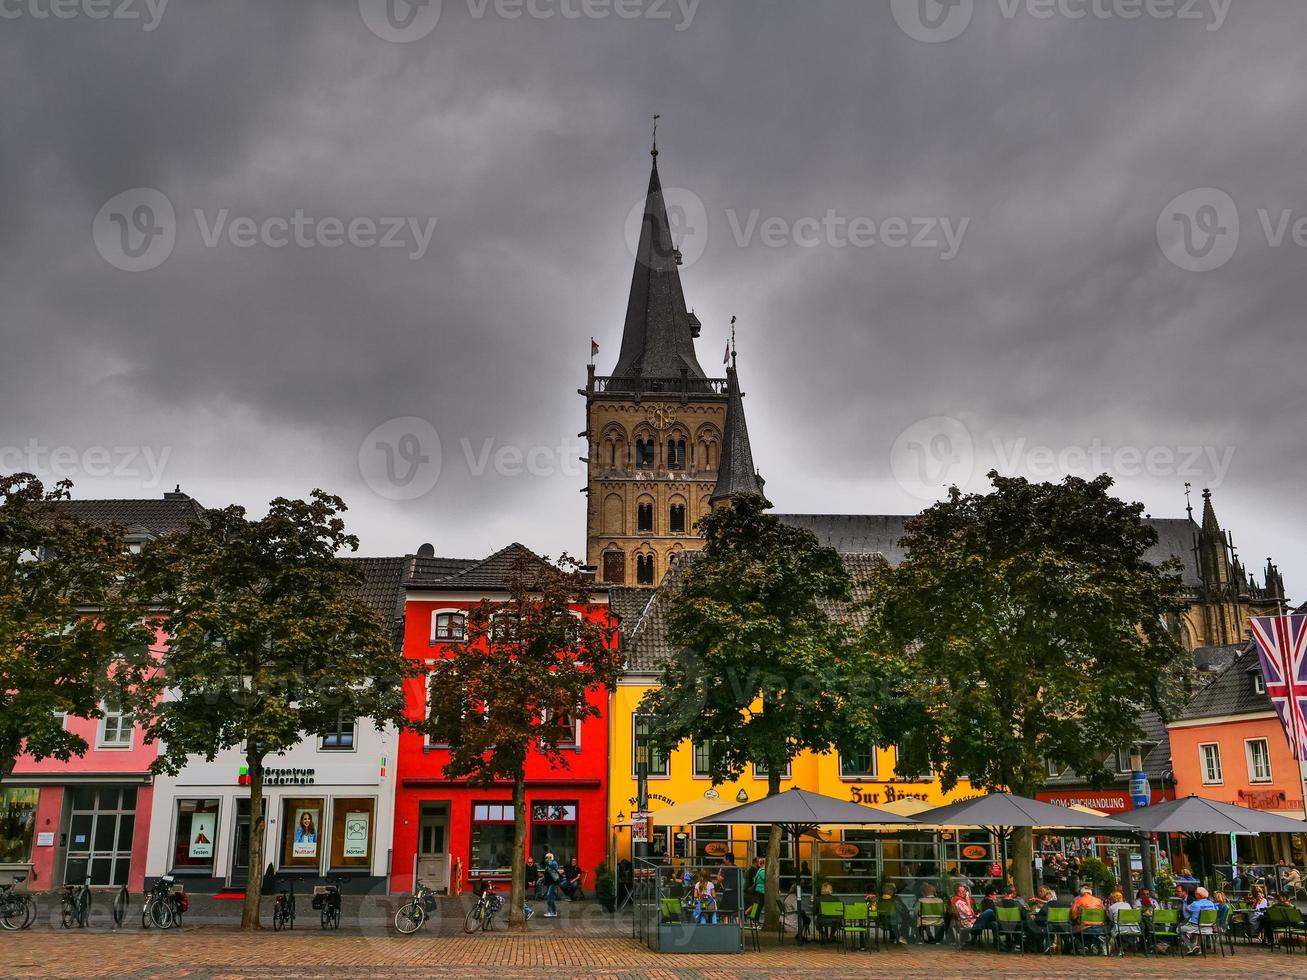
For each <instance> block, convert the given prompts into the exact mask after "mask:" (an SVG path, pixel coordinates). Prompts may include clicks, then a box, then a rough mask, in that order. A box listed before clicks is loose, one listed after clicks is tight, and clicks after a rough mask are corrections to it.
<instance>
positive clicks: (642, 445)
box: [635, 439, 654, 470]
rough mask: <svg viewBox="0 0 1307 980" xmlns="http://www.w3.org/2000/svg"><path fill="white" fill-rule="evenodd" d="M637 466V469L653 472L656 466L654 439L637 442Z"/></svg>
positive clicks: (638, 440)
mask: <svg viewBox="0 0 1307 980" xmlns="http://www.w3.org/2000/svg"><path fill="white" fill-rule="evenodd" d="M635 465H636V468H637V469H641V470H651V469H653V465H654V444H653V440H652V439H637V440H635Z"/></svg>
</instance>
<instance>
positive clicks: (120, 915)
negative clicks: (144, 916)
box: [113, 885, 131, 928]
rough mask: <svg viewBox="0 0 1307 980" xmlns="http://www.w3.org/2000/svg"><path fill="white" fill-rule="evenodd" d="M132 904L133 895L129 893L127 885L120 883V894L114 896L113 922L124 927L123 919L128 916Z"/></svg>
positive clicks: (119, 926)
mask: <svg viewBox="0 0 1307 980" xmlns="http://www.w3.org/2000/svg"><path fill="white" fill-rule="evenodd" d="M130 905H131V896H130V895H128V894H127V886H126V885H119V886H118V894H117V895H115V896H114V897H113V924H114V925H115V926H116V927H118V928H122V924H123V920H125V919H126V918H127V909H128V907H129V906H130Z"/></svg>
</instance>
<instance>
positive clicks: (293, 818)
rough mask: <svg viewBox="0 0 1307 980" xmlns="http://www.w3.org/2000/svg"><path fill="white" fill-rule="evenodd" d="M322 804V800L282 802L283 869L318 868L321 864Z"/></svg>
mask: <svg viewBox="0 0 1307 980" xmlns="http://www.w3.org/2000/svg"><path fill="white" fill-rule="evenodd" d="M322 803H323V801H322V799H321V798H318V799H312V798H309V799H284V800H282V801H281V866H282V867H283V868H317V867H318V866H319V865H320V864H321V863H322V858H321V854H322V851H321V850H320V844H321V841H322V818H323V816H324V810H323V805H322Z"/></svg>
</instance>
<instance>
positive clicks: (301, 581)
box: [139, 490, 409, 929]
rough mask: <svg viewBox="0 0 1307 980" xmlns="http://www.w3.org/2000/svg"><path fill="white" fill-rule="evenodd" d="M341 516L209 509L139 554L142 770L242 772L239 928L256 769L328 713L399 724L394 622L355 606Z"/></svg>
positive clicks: (258, 785) (254, 833) (259, 839)
mask: <svg viewBox="0 0 1307 980" xmlns="http://www.w3.org/2000/svg"><path fill="white" fill-rule="evenodd" d="M344 509H345V505H344V503H343V502H342V501H341V500H340V498H338V497H333V496H331V495H329V494H326V493H323V492H322V491H320V490H315V491H313V493H312V495H311V497H310V499H309V500H308V501H303V500H287V499H284V498H278V499H277V500H274V501H273V502H272V504H271V506H270V508H269V511H268V514H267V516H266V517H264V518H262V519H261V520H249V519H247V518H246V516H245V511H244V509H243V508H241V507H228V508H226V509H224V510H215V511H210V512H208V514H207V515H206V516H205V518H203V519H202V520H198V521H196V522H194V523H192V524H191V525H190V526H189V527H188V528H186V529H184V530H182V531H180V532H179V533H177V534H175V535H172V536H170V537H166V538H159V539H156V540H155V541H152V542H150V543H149V544H147V545H146V546H145V548H144V549H143V552H142V555H141V560H142V566H143V569H142V576H141V582H140V588H141V589H142V590H143V595H144V596H146V597H148V598H150V599H151V600H152V601H157V602H159V603H160V604H161V605H162V607H163V608H164V609H166V610H167V611H166V613H165V616H164V621H163V628H164V630H165V631H166V633H167V634H168V644H169V646H168V658H167V667H166V670H167V673H166V676H165V677H158V678H156V679H155V681H154V683H153V685H152V687H153V690H152V691H149V692H144V695H143V697H142V703H141V705H140V707H139V710H140V712H141V715H142V717H143V718H146V719H147V721H146V724H145V729H146V739H147V740H149V741H158V742H160V743H162V744H161V750H160V755H159V758H158V760H157V761H156V762H155V763H154V768H155V770H156V771H158V772H169V773H174V774H175V773H177V772H178V771H180V769H181V768H182V766H183V765H185V763H186V761H187V759H188V758H190V757H192V756H195V755H198V756H202V757H203V758H205V759H207V760H210V761H212V760H213V759H214V757H215V756H216V755H217V753H218V752H220V751H222V750H224V749H228V748H232V747H239V748H240V749H241V751H242V753H243V755H244V758H245V763H246V766H247V768H248V772H249V779H250V827H251V833H250V857H249V866H250V869H251V872H252V873H251V875H250V881H249V884H248V886H247V887H246V892H245V908H244V912H243V914H242V916H241V926H242V928H245V929H258V928H260V925H259V901H260V898H261V896H262V890H263V883H262V874H261V870H262V868H263V867H264V853H263V838H264V827H265V823H266V816H265V813H264V806H263V781H264V760H265V759H267V757H268V756H275V755H278V754H280V753H282V752H285V751H286V750H287V749H289V748H291V747H292V746H294V745H296V744H297V743H298V742H299V741H300V740H301V739H303V738H305V737H306V736H309V737H312V736H319V735H323V734H326V733H328V732H330V731H332V730H334V729H335V728H336V725H337V722H338V719H339V718H340V717H341V716H344V717H346V718H351V719H357V720H360V721H361V720H362V719H371V720H372V722H373V723H374V724H375V725H376V726H377V728H378V729H380V728H382V727H384V726H385V725H386V724H402V723H403V722H404V720H405V719H404V694H403V681H404V677H405V676H406V674H407V673H408V672H409V667H408V662H407V661H406V660H405V659H404V657H403V655H402V653H401V652H400V651H398V650H397V649H396V648H395V645H394V642H393V633H394V630H393V624H392V623H387V622H383V621H382V620H381V618H380V617H379V616H378V615H377V614H376V612H374V611H373V609H371V608H370V607H369V606H368V605H367V604H366V603H365V602H364V601H363V600H362V599H361V598H360V597H359V590H360V586H361V584H362V573H361V571H360V570H359V569H357V568H356V567H354V566H353V565H352V564H351V563H350V562H347V561H344V560H342V559H340V558H338V557H337V554H338V553H339V552H341V551H343V550H346V549H348V550H350V551H353V550H356V549H357V548H358V539H357V538H355V537H354V536H353V535H351V534H347V533H346V531H345V524H344V521H343V520H342V519H341V517H340V516H339V515H340V513H341V512H342V511H343V510H344ZM165 688H166V693H165V691H164V689H165ZM160 695H163V696H162V697H161V696H160Z"/></svg>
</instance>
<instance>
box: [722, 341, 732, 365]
mask: <svg viewBox="0 0 1307 980" xmlns="http://www.w3.org/2000/svg"><path fill="white" fill-rule="evenodd" d="M722 363H723V364H730V363H731V342H730V341H729V340H728V341H726V353H725V354H723V355H722Z"/></svg>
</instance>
